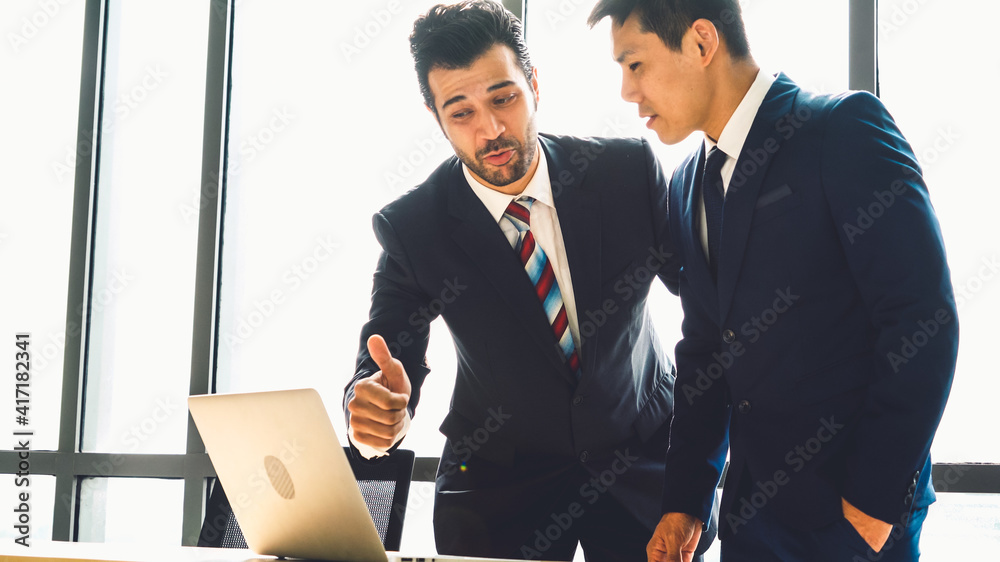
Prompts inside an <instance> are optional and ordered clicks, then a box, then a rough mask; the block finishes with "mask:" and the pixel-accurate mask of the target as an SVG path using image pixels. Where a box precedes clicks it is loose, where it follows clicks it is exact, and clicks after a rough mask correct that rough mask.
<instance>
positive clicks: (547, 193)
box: [462, 141, 555, 222]
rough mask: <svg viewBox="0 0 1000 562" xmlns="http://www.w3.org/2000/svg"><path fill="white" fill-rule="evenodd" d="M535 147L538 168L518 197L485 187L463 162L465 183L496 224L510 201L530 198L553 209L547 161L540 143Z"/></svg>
mask: <svg viewBox="0 0 1000 562" xmlns="http://www.w3.org/2000/svg"><path fill="white" fill-rule="evenodd" d="M535 146H536V149H535V154H536V155H537V158H538V168H535V175H534V176H532V177H531V180H530V181H529V182H528V185H526V186H524V190H523V191H521V193H520V194H518V195H507V194H506V193H500V192H499V191H496V190H494V189H491V188H489V187H486V186H485V185H483V184H482V183H480V182H479V180H477V179H476V178H475V177H474V176H473V175H472V172H471V171H469V167H468V166H466V165H465V163H464V162H463V163H462V172H463V173H464V174H465V181H467V182H469V187H471V188H472V191H474V192H475V193H476V196H478V197H479V200H480V201H482V202H483V205H486V210H487V211H489V212H490V214H491V215H493V219H494V220H496V221H497V222H500V219H501V218H503V214H504V211H506V210H507V205H510V202H511V201H513V200H514V199H517V198H519V197H531V198H533V199H534V200H535V201H536V202H537V203H542V204H545V205H547V206H549V207H555V205H554V204H553V198H552V182H551V181H550V180H549V164H548V160H547V159H546V158H545V151H544V150H542V145H541V143H540V142H537V141H536V145H535Z"/></svg>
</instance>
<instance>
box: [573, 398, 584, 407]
mask: <svg viewBox="0 0 1000 562" xmlns="http://www.w3.org/2000/svg"><path fill="white" fill-rule="evenodd" d="M580 404H583V396H577V397H576V398H573V405H574V406H579V405H580Z"/></svg>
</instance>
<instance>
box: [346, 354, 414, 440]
mask: <svg viewBox="0 0 1000 562" xmlns="http://www.w3.org/2000/svg"><path fill="white" fill-rule="evenodd" d="M368 353H369V354H370V355H371V358H372V360H373V361H375V364H376V365H378V367H379V371H378V372H377V373H375V374H374V375H372V376H370V377H368V378H366V379H362V380H360V381H358V382H357V383H356V384H355V385H354V398H352V399H351V401H350V402H348V403H347V409H348V411H349V412H350V413H351V426H350V428H349V432H350V437H351V440H352V441H354V444H355V445H366V446H368V447H371V448H373V449H375V450H376V452H378V453H384V452H385V451H386V450H387V449H389V448H390V447H392V446H393V445H395V444H396V442H397V441H399V440H400V439H402V437H403V435H405V434H406V430H407V429H408V428H409V425H410V424H409V422H410V414H409V412H408V411H407V410H406V405H407V404H408V403H409V401H410V390H411V387H410V378H409V377H408V376H407V375H406V370H405V369H404V368H403V364H402V363H400V362H399V360H398V359H394V358H393V357H392V354H391V353H389V347H388V346H387V345H386V344H385V340H384V339H382V336H379V335H373V336H372V337H370V338H368Z"/></svg>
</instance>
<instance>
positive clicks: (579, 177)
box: [539, 136, 601, 375]
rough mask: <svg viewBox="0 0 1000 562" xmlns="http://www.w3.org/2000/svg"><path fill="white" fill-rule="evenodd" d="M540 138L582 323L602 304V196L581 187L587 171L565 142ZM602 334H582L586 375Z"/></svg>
mask: <svg viewBox="0 0 1000 562" xmlns="http://www.w3.org/2000/svg"><path fill="white" fill-rule="evenodd" d="M539 140H540V141H541V144H542V150H544V151H545V156H546V158H548V166H549V181H550V183H551V184H552V197H553V200H554V203H555V207H556V213H557V215H558V217H559V227H560V230H561V231H562V237H563V244H564V245H565V248H566V259H567V261H568V262H569V270H570V277H571V279H572V282H573V296H574V300H575V301H576V312H577V324H578V325H582V323H583V322H582V315H584V314H585V313H586V312H585V311H588V310H598V309H600V306H601V305H600V299H601V286H600V285H601V213H600V209H601V205H600V196H599V194H598V193H597V191H596V190H593V189H583V188H582V187H581V183H582V182H583V177H584V176H585V175H586V171H585V170H584V171H582V172H581V171H579V170H578V169H577V168H576V167H572V166H570V161H569V159H570V155H569V154H567V153H566V150H565V149H564V148H563V147H562V146H560V145H559V144H557V143H556V142H555V141H554V140H551V139H548V138H546V137H544V136H539ZM566 172H569V173H568V175H567V173H566ZM599 337H600V330H599V329H598V330H595V332H594V333H593V334H590V335H584V334H583V333H581V334H580V340H581V344H580V347H581V349H578V350H577V353H578V354H579V356H580V363H581V369H582V372H583V374H584V375H587V374H588V373H592V372H594V368H595V365H596V361H597V347H598V338H599Z"/></svg>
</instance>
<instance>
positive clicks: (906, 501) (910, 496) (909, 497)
mask: <svg viewBox="0 0 1000 562" xmlns="http://www.w3.org/2000/svg"><path fill="white" fill-rule="evenodd" d="M911 504H913V494H907V495H906V497H905V498H903V505H905V506H906V507H910V505H911Z"/></svg>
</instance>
